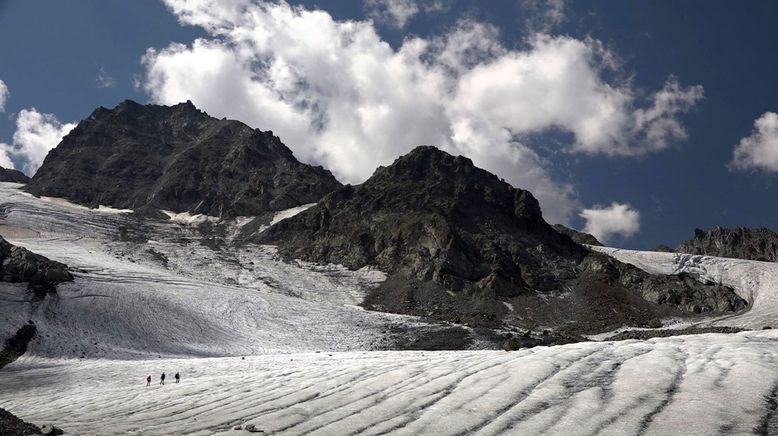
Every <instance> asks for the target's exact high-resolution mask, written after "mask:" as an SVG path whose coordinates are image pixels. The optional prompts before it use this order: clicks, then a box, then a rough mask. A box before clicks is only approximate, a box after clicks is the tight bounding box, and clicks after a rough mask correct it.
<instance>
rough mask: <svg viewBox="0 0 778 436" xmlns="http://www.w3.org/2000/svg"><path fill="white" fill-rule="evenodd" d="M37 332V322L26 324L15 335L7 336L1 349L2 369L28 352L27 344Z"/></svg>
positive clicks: (0, 360) (0, 361)
mask: <svg viewBox="0 0 778 436" xmlns="http://www.w3.org/2000/svg"><path fill="white" fill-rule="evenodd" d="M37 334H38V328H37V327H35V324H25V325H23V326H22V327H21V328H20V329H19V330H17V331H16V333H15V334H14V335H13V336H11V337H10V338H7V339H6V340H5V343H3V348H2V349H0V369H2V368H3V367H4V366H6V365H8V364H9V363H11V362H13V361H14V360H16V359H18V358H19V357H20V356H21V355H23V354H24V353H25V352H27V345H28V344H29V343H30V341H31V340H33V338H35V335H37Z"/></svg>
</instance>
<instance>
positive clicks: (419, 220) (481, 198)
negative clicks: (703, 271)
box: [251, 147, 740, 331]
mask: <svg viewBox="0 0 778 436" xmlns="http://www.w3.org/2000/svg"><path fill="white" fill-rule="evenodd" d="M251 240H252V241H253V242H257V243H265V244H273V245H276V246H278V249H279V253H280V254H281V255H282V256H283V257H285V258H287V259H295V258H297V259H304V260H308V261H313V262H318V263H330V262H332V263H337V264H342V265H345V266H347V267H349V268H352V269H357V268H361V267H363V266H365V265H372V266H376V267H378V268H379V269H381V270H383V271H385V272H388V279H387V280H386V282H384V283H383V284H382V285H381V286H379V287H378V288H377V289H374V290H373V291H371V292H370V294H369V295H368V296H367V298H366V300H365V303H364V304H365V306H366V307H368V308H371V309H376V310H382V311H389V312H397V313H405V314H413V315H424V316H430V317H433V318H437V319H443V320H447V321H453V322H458V323H465V324H471V325H482V326H496V325H500V324H501V323H503V322H508V323H509V324H513V325H519V326H522V327H527V328H532V327H537V326H539V325H544V326H550V325H565V324H568V323H571V322H573V323H575V322H579V321H580V324H581V325H585V328H582V329H579V330H577V331H598V330H600V331H602V330H603V329H607V328H609V327H611V328H612V327H617V326H619V325H622V324H624V323H628V322H632V321H634V322H635V323H636V324H638V325H649V323H650V321H651V320H654V321H655V320H656V319H658V318H659V317H664V316H679V315H681V314H683V312H684V311H688V312H690V313H694V312H695V311H696V308H697V307H699V309H700V310H701V311H716V310H727V308H728V307H731V308H732V309H733V310H736V309H737V308H738V307H740V306H739V305H738V303H737V302H732V301H730V300H731V297H732V295H734V292H732V290H731V289H729V288H726V289H723V290H722V292H723V293H724V294H726V295H724V296H722V295H719V294H716V293H715V292H713V293H712V294H711V295H712V297H711V298H717V297H720V298H723V299H724V300H726V301H727V303H722V304H718V303H714V302H711V301H705V299H706V298H708V297H709V295H708V294H707V293H705V292H698V291H700V290H701V289H706V285H703V284H699V283H690V282H689V281H688V280H686V279H684V278H679V277H668V278H666V279H664V282H663V279H660V278H655V277H653V276H650V275H649V274H647V273H645V272H643V271H640V270H637V269H636V268H634V267H630V266H628V265H623V264H620V263H619V262H618V261H615V260H613V259H610V258H607V257H605V258H604V259H605V260H607V259H610V260H609V261H608V262H606V263H603V262H605V260H603V259H600V260H596V259H599V258H600V257H604V256H602V255H599V254H596V253H591V252H590V251H589V250H587V249H586V248H585V247H583V246H581V245H580V244H578V243H576V242H574V241H573V240H572V239H571V238H570V237H569V236H567V235H564V234H561V233H559V232H557V231H556V230H554V228H552V227H551V226H550V225H548V224H547V223H546V222H545V221H544V220H543V218H542V215H541V210H540V206H539V205H538V202H537V201H536V200H535V198H534V197H533V196H532V194H530V193H529V192H528V191H523V190H521V189H516V188H513V187H512V186H510V185H509V184H507V183H505V182H503V181H501V180H500V179H499V178H497V177H496V176H494V175H492V174H490V173H488V172H486V171H484V170H481V169H479V168H476V167H475V166H474V165H473V164H472V162H471V161H470V160H469V159H466V158H464V157H454V156H451V155H449V154H447V153H445V152H442V151H440V150H437V149H435V148H433V147H419V148H416V149H415V150H413V151H412V152H411V153H410V154H408V155H406V156H403V157H401V158H399V159H398V160H396V161H395V162H394V163H393V164H392V165H391V166H389V167H386V168H383V167H382V168H379V169H378V170H377V171H376V172H375V174H374V175H373V176H372V177H371V178H370V179H368V180H367V181H366V182H365V183H363V184H362V185H359V186H345V187H343V188H341V189H339V190H337V191H335V192H333V193H331V194H329V195H328V196H326V197H325V198H324V199H322V201H320V202H319V203H318V204H317V205H316V206H314V207H312V208H310V209H308V210H306V211H304V212H302V213H300V214H298V215H296V216H294V217H292V218H289V219H286V220H283V221H281V222H279V223H277V224H276V225H274V226H272V227H270V228H269V229H267V230H265V231H264V232H263V233H260V234H259V235H255V236H254V237H253V238H252V239H251ZM593 259H595V260H593ZM600 264H601V267H599V268H597V267H596V265H600ZM612 265H619V266H618V267H614V266H612ZM606 266H607V268H606ZM628 273H629V274H628ZM622 276H623V277H622ZM727 291H728V292H729V293H731V294H732V295H730V294H728V293H727ZM706 292H707V291H706ZM571 295H572V296H571ZM698 300H703V301H701V302H700V301H698ZM730 303H731V304H730ZM728 304H729V305H728ZM614 313H616V314H618V316H614V315H613V314H614ZM506 320H508V321H506Z"/></svg>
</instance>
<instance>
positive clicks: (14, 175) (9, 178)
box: [0, 167, 30, 183]
mask: <svg viewBox="0 0 778 436" xmlns="http://www.w3.org/2000/svg"><path fill="white" fill-rule="evenodd" d="M29 181H30V178H29V177H27V175H25V174H24V173H23V172H21V171H17V170H14V169H8V168H3V167H0V182H13V183H27V182H29Z"/></svg>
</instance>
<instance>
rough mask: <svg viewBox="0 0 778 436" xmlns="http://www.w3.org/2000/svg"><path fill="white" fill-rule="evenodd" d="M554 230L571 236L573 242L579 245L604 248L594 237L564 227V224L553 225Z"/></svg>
mask: <svg viewBox="0 0 778 436" xmlns="http://www.w3.org/2000/svg"><path fill="white" fill-rule="evenodd" d="M553 227H554V230H556V231H557V232H559V233H561V234H563V235H567V236H569V237H570V238H571V239H572V240H573V241H575V242H577V243H579V244H585V245H597V246H599V247H602V244H601V243H600V241H598V240H597V238H595V237H594V236H592V235H590V234H588V233H584V232H579V231H578V230H574V229H571V228H570V227H567V226H563V225H562V224H554V225H553Z"/></svg>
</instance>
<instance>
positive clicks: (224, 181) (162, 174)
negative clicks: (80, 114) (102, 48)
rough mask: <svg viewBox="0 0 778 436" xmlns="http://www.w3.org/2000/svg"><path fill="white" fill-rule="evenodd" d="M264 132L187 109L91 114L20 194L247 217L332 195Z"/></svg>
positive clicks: (322, 174)
mask: <svg viewBox="0 0 778 436" xmlns="http://www.w3.org/2000/svg"><path fill="white" fill-rule="evenodd" d="M340 186H341V185H340V183H339V182H338V181H337V180H336V179H335V178H334V177H333V176H332V174H331V173H330V172H329V171H327V170H325V169H323V168H321V167H314V166H311V165H306V164H303V163H300V162H299V161H297V159H295V157H294V155H293V154H292V151H291V150H289V148H287V147H286V146H285V145H284V144H282V143H281V140H280V139H279V138H278V137H276V136H274V135H273V133H272V132H269V131H268V132H263V131H260V130H258V129H252V128H250V127H249V126H247V125H245V124H243V123H241V122H239V121H233V120H219V119H216V118H213V117H210V116H209V115H208V114H206V113H204V112H201V111H199V110H197V109H196V108H195V107H194V106H193V105H192V104H191V103H190V102H187V103H181V104H178V105H175V106H156V105H145V106H144V105H140V104H138V103H135V102H133V101H130V100H127V101H124V102H122V103H121V104H119V105H118V106H116V108H114V109H106V108H102V107H101V108H98V109H96V110H95V111H94V112H93V113H92V114H91V115H90V116H89V117H88V118H87V119H85V120H83V121H81V122H80V123H79V124H78V126H76V128H74V129H73V130H72V131H71V132H70V133H69V134H68V135H67V136H65V138H63V140H62V142H60V144H59V145H58V146H57V147H56V148H55V149H53V150H52V151H50V152H49V154H48V155H47V156H46V160H45V161H44V162H43V165H42V166H41V168H40V169H39V170H38V172H37V173H35V176H34V177H33V179H32V181H31V182H30V183H29V184H28V185H27V186H26V187H25V188H24V189H25V190H27V191H28V192H30V193H32V194H34V195H49V196H55V197H63V198H67V199H69V200H71V201H74V202H76V203H80V204H85V205H87V206H91V207H97V206H98V205H101V204H102V205H108V206H114V207H118V208H128V209H136V210H138V211H139V213H141V214H142V215H145V216H149V215H151V216H153V215H154V210H155V209H167V210H172V211H176V212H191V213H202V214H208V215H213V216H223V217H234V216H239V215H243V216H252V215H258V214H260V213H262V212H265V211H278V210H283V209H288V208H291V207H295V206H299V205H302V204H306V203H312V202H316V201H318V200H319V199H320V198H321V197H322V196H324V194H326V193H328V192H330V191H332V190H334V189H336V188H338V187H340Z"/></svg>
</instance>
